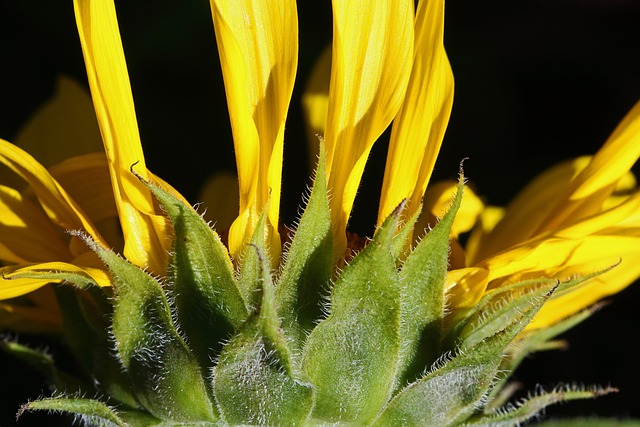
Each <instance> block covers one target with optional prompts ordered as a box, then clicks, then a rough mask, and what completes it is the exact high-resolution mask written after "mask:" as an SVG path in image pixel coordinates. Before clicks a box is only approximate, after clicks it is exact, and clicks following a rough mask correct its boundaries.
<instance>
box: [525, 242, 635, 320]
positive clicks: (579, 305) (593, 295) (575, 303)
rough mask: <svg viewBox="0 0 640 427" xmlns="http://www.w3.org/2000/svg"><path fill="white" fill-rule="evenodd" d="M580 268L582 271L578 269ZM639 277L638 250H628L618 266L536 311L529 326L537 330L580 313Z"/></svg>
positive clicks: (586, 269) (567, 274)
mask: <svg viewBox="0 0 640 427" xmlns="http://www.w3.org/2000/svg"><path fill="white" fill-rule="evenodd" d="M579 268H580V269H581V270H579ZM589 268H592V267H591V266H589V265H585V266H580V267H578V268H573V269H572V270H573V271H567V272H564V277H571V276H572V275H577V274H579V273H580V272H582V273H583V274H584V271H589V270H588V269H589ZM638 277H640V253H637V252H636V253H629V254H626V255H624V256H623V257H622V260H621V263H620V265H618V266H616V267H615V268H613V269H611V270H610V271H607V272H605V273H603V274H602V275H600V276H597V277H594V278H593V279H589V280H588V281H586V282H585V283H583V284H581V285H579V287H578V288H577V289H575V290H572V291H571V292H567V293H565V294H563V295H561V296H559V297H557V298H552V299H550V300H549V301H547V302H546V303H545V304H544V305H543V306H542V309H540V311H539V312H538V314H536V317H535V318H534V321H533V322H532V323H531V324H530V325H529V327H528V328H529V329H539V328H543V327H546V326H550V325H553V324H554V323H556V322H558V321H560V320H562V319H564V318H566V317H568V316H570V315H572V314H574V313H577V312H579V311H580V310H583V309H585V308H587V307H590V306H592V305H593V304H595V303H596V302H598V301H600V300H601V299H603V298H606V297H608V296H610V295H613V294H616V293H618V292H620V291H621V290H623V289H624V288H626V287H627V286H629V285H630V284H631V283H633V282H634V281H636V280H638Z"/></svg>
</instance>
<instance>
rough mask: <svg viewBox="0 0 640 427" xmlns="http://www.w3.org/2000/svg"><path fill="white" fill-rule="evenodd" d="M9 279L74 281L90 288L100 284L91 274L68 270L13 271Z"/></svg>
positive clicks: (85, 287) (84, 287) (81, 287)
mask: <svg viewBox="0 0 640 427" xmlns="http://www.w3.org/2000/svg"><path fill="white" fill-rule="evenodd" d="M8 278H9V279H39V280H42V279H46V280H51V282H69V283H73V284H74V285H75V286H77V287H78V288H80V289H88V288H90V287H92V286H98V285H97V283H96V282H95V281H94V280H93V279H92V278H91V277H90V276H89V275H86V276H85V275H83V274H79V273H71V272H66V271H50V270H42V271H36V270H30V271H25V272H18V273H13V274H11V275H10V276H9V277H8Z"/></svg>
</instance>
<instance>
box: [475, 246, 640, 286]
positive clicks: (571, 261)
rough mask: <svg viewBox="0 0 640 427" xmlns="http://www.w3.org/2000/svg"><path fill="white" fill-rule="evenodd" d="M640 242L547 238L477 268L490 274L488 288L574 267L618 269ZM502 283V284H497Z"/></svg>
mask: <svg viewBox="0 0 640 427" xmlns="http://www.w3.org/2000/svg"><path fill="white" fill-rule="evenodd" d="M638 245H640V239H639V238H638V237H635V236H602V235H594V236H589V237H586V238H584V239H565V238H558V237H546V238H539V239H533V240H530V241H528V242H525V243H522V244H521V245H518V246H515V247H513V248H511V249H509V250H507V251H504V252H502V253H499V254H497V255H494V256H491V257H489V258H487V259H485V260H484V261H482V262H481V263H480V264H478V265H477V266H478V267H482V268H486V269H487V270H489V281H490V282H492V281H493V282H492V283H490V285H489V287H490V288H494V287H497V286H500V284H502V283H503V282H504V280H508V281H513V280H521V279H522V278H533V277H556V274H557V273H558V272H560V271H562V270H563V269H566V268H567V267H570V266H574V265H589V266H590V267H589V269H590V271H584V272H582V273H583V274H589V273H593V272H594V271H598V270H604V269H606V268H608V267H611V266H612V265H615V264H616V263H617V262H618V261H619V260H620V258H621V257H623V256H625V255H626V254H634V253H637V251H638V247H639V246H638ZM495 279H501V280H495Z"/></svg>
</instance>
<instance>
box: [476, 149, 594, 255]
mask: <svg viewBox="0 0 640 427" xmlns="http://www.w3.org/2000/svg"><path fill="white" fill-rule="evenodd" d="M590 161H591V157H590V156H583V157H579V158H577V159H572V160H569V161H566V162H562V163H559V164H557V165H555V166H553V167H551V168H549V169H548V170H546V171H544V172H543V173H541V174H540V175H538V176H537V177H536V178H534V179H533V181H531V182H530V183H529V184H528V185H527V186H526V187H525V188H524V189H523V190H522V191H520V193H518V195H517V196H516V197H515V198H514V199H513V200H512V201H511V202H510V203H509V205H508V206H507V207H506V209H505V211H504V214H503V216H502V218H501V220H500V221H499V222H497V223H496V225H495V227H493V228H492V229H491V232H490V233H484V234H482V237H481V238H480V233H477V234H476V236H477V238H478V241H477V242H475V243H474V248H477V250H475V249H473V250H472V249H471V248H469V247H467V249H468V250H467V260H468V262H469V263H471V264H474V263H476V262H478V261H480V260H482V259H484V258H486V257H488V256H490V255H491V254H495V253H497V252H500V251H502V250H504V249H506V248H508V247H510V246H513V245H516V244H518V243H521V242H524V241H525V240H528V239H530V238H531V237H533V234H534V233H535V232H536V231H537V229H538V227H539V226H540V224H541V223H542V222H543V221H544V220H545V219H546V216H547V214H548V213H549V211H550V210H551V209H553V207H554V206H555V203H556V201H557V200H558V198H559V197H561V196H562V195H563V194H565V193H566V191H567V190H568V188H569V186H570V185H571V181H572V180H573V179H574V178H575V177H576V176H577V175H578V174H579V173H580V171H582V170H583V169H584V168H585V167H586V166H587V165H588V164H589V162H590Z"/></svg>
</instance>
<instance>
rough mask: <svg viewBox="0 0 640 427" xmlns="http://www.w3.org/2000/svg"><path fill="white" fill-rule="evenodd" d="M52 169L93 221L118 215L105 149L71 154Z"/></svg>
mask: <svg viewBox="0 0 640 427" xmlns="http://www.w3.org/2000/svg"><path fill="white" fill-rule="evenodd" d="M49 173H50V174H51V175H52V176H53V177H54V178H55V179H56V181H58V182H59V183H60V185H62V186H63V187H64V188H65V190H66V191H67V192H68V193H69V195H70V196H71V197H73V199H74V200H75V201H76V202H77V203H78V205H80V206H81V207H82V210H83V211H84V212H85V213H86V214H87V216H88V217H89V218H91V219H92V220H93V221H94V222H96V223H97V222H99V221H103V220H104V219H107V218H114V217H117V216H118V210H117V207H116V203H115V200H114V198H113V192H112V189H111V178H110V177H109V164H108V162H107V158H106V157H105V155H104V153H92V154H86V155H83V156H77V157H73V158H70V159H68V160H65V161H64V162H61V163H58V164H56V165H54V166H52V167H50V168H49Z"/></svg>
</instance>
